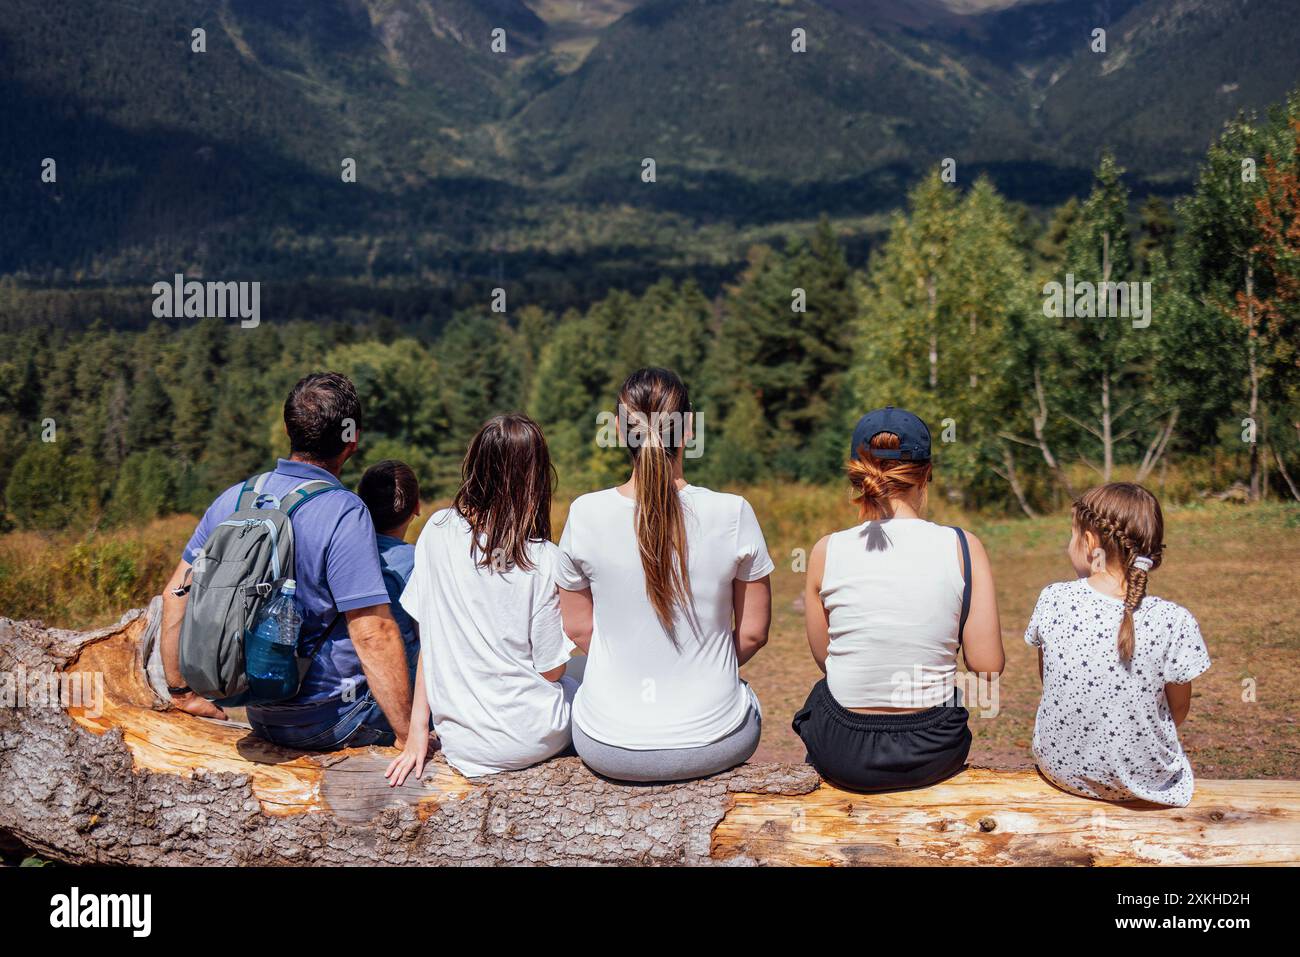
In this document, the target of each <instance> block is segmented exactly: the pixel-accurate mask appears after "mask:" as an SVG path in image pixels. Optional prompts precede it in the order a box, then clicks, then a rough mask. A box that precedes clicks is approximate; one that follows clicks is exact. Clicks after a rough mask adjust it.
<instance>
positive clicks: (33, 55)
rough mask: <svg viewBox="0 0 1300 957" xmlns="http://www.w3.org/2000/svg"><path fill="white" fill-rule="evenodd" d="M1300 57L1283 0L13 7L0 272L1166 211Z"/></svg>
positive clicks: (306, 261) (115, 269) (131, 269)
mask: <svg viewBox="0 0 1300 957" xmlns="http://www.w3.org/2000/svg"><path fill="white" fill-rule="evenodd" d="M1098 27H1100V28H1103V29H1106V30H1107V50H1106V52H1105V53H1104V54H1101V53H1094V52H1092V51H1091V50H1090V49H1089V43H1090V40H1091V37H1092V31H1093V30H1094V29H1096V28H1098ZM195 28H202V29H203V30H205V31H206V52H204V53H196V52H192V50H191V42H192V41H191V31H192V30H194V29H195ZM796 28H797V29H802V30H804V31H806V36H807V52H806V53H801V54H800V53H794V52H792V51H791V31H793V30H795V29H796ZM496 29H501V30H504V31H505V38H506V49H505V51H504V52H502V53H498V52H494V51H493V49H492V47H491V43H492V39H493V31H494V30H496ZM1298 48H1300V18H1297V17H1296V16H1295V15H1294V0H1056V2H1027V3H1013V4H1010V5H1008V4H1007V3H1004V2H997V0H994V2H984V0H640V2H637V0H526V2H525V0H211V2H193V0H181V2H178V0H120V2H111V3H110V2H93V0H64V2H61V3H58V4H52V3H49V2H48V0H0V134H3V135H0V208H3V210H4V212H3V218H4V227H5V228H4V230H3V231H2V232H0V274H3V273H6V272H13V271H28V272H31V273H32V274H34V275H36V276H53V275H55V272H54V271H55V270H62V271H63V273H62V275H67V274H68V272H69V271H71V272H75V273H79V274H82V275H87V276H96V277H103V278H107V279H123V278H140V277H149V276H153V275H157V274H160V273H162V274H165V273H166V272H168V271H170V270H172V269H173V268H181V267H183V266H184V267H189V268H194V269H203V268H207V269H209V270H216V269H225V270H239V271H245V272H247V271H249V270H256V271H259V272H262V273H265V274H268V275H291V276H300V275H304V274H306V275H313V274H324V275H366V276H371V277H379V276H384V275H390V274H392V275H401V274H414V275H425V274H429V272H430V270H434V271H437V272H438V274H440V275H441V274H447V275H475V274H478V273H479V272H480V271H482V270H484V269H486V268H488V266H487V264H488V263H489V262H490V263H493V264H494V265H493V267H492V268H495V269H496V270H497V271H500V270H501V269H503V268H504V267H503V266H502V258H501V257H502V256H515V257H517V258H516V260H514V263H515V266H514V268H516V269H522V268H534V267H536V266H537V263H538V261H539V260H538V257H539V256H544V257H550V258H549V259H547V260H546V268H548V269H561V270H572V269H574V268H575V265H574V264H575V263H577V264H578V266H577V267H576V268H581V262H582V260H583V257H585V256H588V255H589V252H590V251H591V250H593V249H600V250H605V251H603V252H599V255H601V256H605V255H615V256H623V257H624V258H625V259H627V260H629V261H630V260H636V261H637V262H639V263H641V264H643V265H644V266H645V268H653V266H654V260H655V257H659V258H661V259H664V260H668V259H673V260H677V261H679V262H680V261H682V260H683V259H690V258H692V257H698V256H699V255H701V244H703V243H714V244H715V245H716V244H718V243H721V244H723V246H724V247H726V248H718V249H717V250H716V254H713V253H710V256H709V258H711V259H713V260H715V261H718V260H725V259H726V258H727V257H732V256H734V255H735V254H736V251H737V250H736V247H737V246H738V245H739V244H740V243H741V242H742V241H743V240H744V239H745V238H746V237H748V236H750V235H751V233H752V230H754V229H763V230H767V231H768V232H777V231H779V230H780V229H782V228H783V224H786V223H790V222H807V221H809V220H810V219H813V218H815V217H816V216H817V215H818V214H819V213H821V212H826V213H829V214H830V215H832V216H834V217H861V216H864V215H867V214H871V213H877V212H881V211H885V210H888V209H889V208H891V207H892V206H893V205H896V204H897V202H898V201H899V200H900V198H901V196H902V192H903V190H904V189H905V187H906V186H907V185H909V184H910V183H911V182H913V181H915V179H916V178H917V177H919V176H920V175H921V174H922V172H923V171H924V170H925V169H928V168H930V167H931V166H932V165H933V164H935V163H936V162H938V161H939V160H940V159H942V158H943V157H947V156H951V157H953V158H955V159H957V160H958V162H959V168H960V170H961V173H960V175H961V176H962V177H963V179H964V181H969V177H970V176H971V175H973V173H974V172H976V171H977V170H980V169H983V170H987V171H988V172H990V173H991V174H992V175H993V176H994V177H995V178H996V179H997V181H998V182H999V185H1000V186H1002V188H1004V189H1005V190H1007V191H1008V192H1010V193H1011V194H1012V195H1013V196H1015V197H1017V198H1021V199H1024V200H1026V201H1030V202H1034V203H1050V202H1055V201H1059V199H1061V198H1063V196H1064V195H1065V194H1067V193H1069V192H1071V191H1074V190H1077V189H1079V188H1081V187H1082V185H1083V184H1085V183H1086V181H1087V176H1088V171H1089V169H1090V167H1091V166H1092V165H1093V163H1094V162H1095V159H1096V157H1097V154H1098V153H1099V151H1100V150H1101V149H1102V148H1103V147H1106V146H1110V147H1113V148H1114V149H1115V151H1116V152H1117V154H1118V156H1119V159H1120V161H1121V163H1123V164H1124V165H1125V166H1127V167H1128V168H1129V169H1130V171H1131V174H1132V175H1133V177H1134V179H1135V181H1137V184H1138V187H1139V189H1138V191H1139V192H1140V191H1141V189H1142V188H1143V187H1142V183H1141V181H1142V180H1146V181H1147V182H1148V183H1156V182H1160V183H1165V184H1167V186H1168V188H1172V189H1176V188H1178V185H1179V184H1180V183H1185V182H1186V181H1187V180H1188V178H1189V177H1190V175H1191V174H1192V172H1193V170H1194V166H1195V161H1196V158H1197V157H1198V156H1199V155H1200V154H1201V153H1202V152H1203V150H1204V148H1205V146H1206V144H1207V143H1208V141H1209V140H1210V139H1211V138H1212V136H1213V134H1214V132H1215V130H1216V129H1217V128H1218V127H1219V125H1220V124H1221V123H1222V121H1223V120H1224V119H1225V118H1226V117H1227V116H1229V115H1231V114H1233V113H1234V112H1235V111H1236V110H1238V109H1240V108H1243V107H1259V106H1262V105H1264V104H1266V103H1268V102H1271V101H1276V100H1278V99H1280V97H1281V96H1282V95H1283V93H1284V92H1285V91H1286V90H1287V89H1289V88H1291V87H1293V86H1295V85H1296V83H1297V81H1298V79H1300V70H1297V58H1296V56H1295V50H1296V49H1298ZM45 157H52V158H55V159H56V160H57V162H58V180H57V183H54V184H49V183H43V182H41V179H40V171H41V167H40V164H41V161H42V160H43V159H44V158H45ZM645 157H653V158H654V159H655V160H656V163H657V165H658V182H657V183H656V184H655V186H654V188H653V189H645V188H642V187H643V186H644V184H642V183H641V182H640V179H639V174H640V170H641V162H642V160H643V159H644V158H645ZM344 158H352V159H355V160H356V163H357V170H358V179H357V182H356V183H355V184H344V183H342V182H341V181H340V164H341V162H342V161H343V159H344ZM701 227H707V228H708V230H709V231H708V232H700V229H701ZM688 241H689V243H691V244H692V245H691V246H690V248H689V249H687V248H686V247H685V246H684V245H683V244H684V243H687V242H688ZM629 243H630V244H632V245H630V246H629V245H628V244H629ZM637 243H640V244H641V245H636V244H637ZM727 244H731V245H730V246H728V245H727ZM651 246H653V247H654V248H651ZM620 247H626V248H622V250H621V251H619V250H620ZM557 257H558V258H557Z"/></svg>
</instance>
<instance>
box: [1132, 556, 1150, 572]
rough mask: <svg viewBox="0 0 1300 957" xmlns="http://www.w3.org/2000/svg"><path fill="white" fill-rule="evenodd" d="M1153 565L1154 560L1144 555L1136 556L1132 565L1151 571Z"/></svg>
mask: <svg viewBox="0 0 1300 957" xmlns="http://www.w3.org/2000/svg"><path fill="white" fill-rule="evenodd" d="M1153 565H1155V562H1153V561H1151V559H1149V558H1147V557H1146V556H1145V555H1139V556H1138V557H1137V558H1135V559H1133V567H1134V568H1140V569H1142V571H1144V572H1149V571H1151V568H1152V566H1153Z"/></svg>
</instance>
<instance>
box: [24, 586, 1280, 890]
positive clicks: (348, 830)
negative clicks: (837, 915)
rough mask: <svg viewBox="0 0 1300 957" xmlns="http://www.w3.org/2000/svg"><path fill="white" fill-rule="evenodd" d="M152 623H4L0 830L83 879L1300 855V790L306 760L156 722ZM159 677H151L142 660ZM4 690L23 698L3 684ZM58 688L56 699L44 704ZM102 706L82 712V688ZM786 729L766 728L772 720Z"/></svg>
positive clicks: (170, 720) (143, 618)
mask: <svg viewBox="0 0 1300 957" xmlns="http://www.w3.org/2000/svg"><path fill="white" fill-rule="evenodd" d="M150 627H152V623H151V622H150V620H149V617H148V616H147V615H146V614H145V613H144V612H142V611H134V612H130V613H128V614H127V615H125V616H124V617H123V618H122V620H121V622H120V623H119V624H118V625H116V626H113V627H110V628H106V629H102V630H100V631H96V632H89V633H76V632H67V631H59V630H55V629H49V628H45V627H43V626H42V625H41V624H40V623H38V622H13V621H10V620H8V619H0V674H3V675H7V676H9V685H8V688H9V690H8V692H6V693H8V694H12V693H13V691H14V688H15V687H16V686H21V688H22V689H23V694H24V695H26V700H24V701H8V702H6V704H16V705H20V706H17V707H4V708H0V829H4V830H7V831H9V832H11V833H13V834H14V835H16V836H17V837H19V838H20V839H21V840H22V841H23V842H24V843H25V844H27V845H28V846H29V847H31V848H33V849H34V850H36V851H38V852H40V853H42V854H44V855H47V856H50V857H53V858H56V859H59V860H62V861H68V862H73V863H84V864H92V863H93V864H129V865H244V866H247V865H268V864H320V865H346V864H389V865H397V864H868V863H888V864H1142V863H1147V864H1246V863H1250V864H1261V863H1294V862H1296V861H1298V860H1300V827H1298V826H1297V825H1298V824H1300V784H1297V783H1296V782H1290V781H1233V782H1229V781H1203V782H1198V785H1197V793H1196V798H1195V800H1194V801H1193V804H1192V806H1191V807H1188V808H1170V809H1155V808H1152V807H1150V806H1144V805H1114V804H1106V803H1102V802H1098V801H1089V800H1085V799H1083V798H1077V797H1073V796H1071V795H1068V794H1065V793H1064V792H1061V791H1059V790H1057V789H1055V788H1053V787H1051V786H1050V785H1048V784H1047V783H1046V782H1045V781H1043V780H1042V779H1041V778H1039V777H1038V776H1037V775H1036V774H1035V773H1034V772H1000V771H989V770H982V769H974V768H972V769H968V770H966V771H964V772H962V773H961V774H959V775H957V776H956V777H954V778H952V779H950V780H949V781H947V782H945V783H943V784H940V785H937V786H935V787H931V788H926V789H924V790H920V791H912V792H900V793H891V794H881V795H860V794H851V793H848V792H845V791H840V790H838V789H836V788H833V787H831V786H829V785H826V784H823V783H822V782H821V781H820V780H819V778H818V777H817V775H816V773H815V772H813V771H812V769H811V768H809V767H807V766H803V765H781V764H751V765H744V766H742V767H740V768H737V769H735V770H733V771H729V772H726V773H723V774H719V775H715V776H713V777H711V778H708V779H706V780H703V781H694V782H686V783H680V784H670V785H619V784H614V783H612V782H609V781H606V780H603V779H601V778H598V777H596V776H594V775H593V774H591V773H590V772H589V771H587V770H586V768H585V767H584V766H583V764H582V763H581V762H580V761H579V760H578V759H576V758H558V759H553V760H551V761H548V762H546V763H544V764H542V765H540V766H538V767H534V768H530V769H528V770H525V771H518V772H513V773H508V774H498V775H493V776H491V777H488V778H480V779H476V780H473V781H470V780H467V779H465V778H462V777H461V776H460V775H458V774H457V773H456V772H455V771H453V770H452V769H451V768H449V767H448V766H447V764H446V763H445V761H443V760H442V758H441V756H440V755H437V756H435V758H434V759H433V761H432V762H431V764H430V766H429V768H428V769H427V770H426V773H425V775H424V777H423V780H420V781H408V783H407V784H406V785H405V786H404V787H402V788H397V789H390V788H389V787H388V785H387V782H386V781H385V780H384V778H383V776H382V769H383V768H384V766H385V765H386V764H387V762H388V761H389V760H390V759H391V757H392V756H393V754H394V753H395V752H393V751H392V750H391V749H380V748H372V749H354V750H349V751H343V752H339V753H335V754H319V755H313V754H307V753H303V752H296V751H290V750H287V749H282V748H276V747H274V746H271V745H268V744H266V743H264V742H262V741H260V740H258V739H256V738H254V737H253V736H252V735H251V734H250V733H249V731H248V730H247V728H245V727H242V726H240V725H237V724H235V723H233V722H219V721H209V720H204V719H201V718H194V717H191V716H189V715H184V714H180V713H178V712H176V711H166V710H161V709H162V708H163V707H164V706H163V704H162V702H161V700H160V699H159V697H158V695H157V693H156V692H155V691H154V690H153V686H154V684H155V683H156V681H157V680H158V675H157V672H156V667H155V666H156V661H155V660H154V659H152V656H151V655H149V656H147V655H146V653H145V648H146V647H147V635H148V631H149V629H150ZM151 662H153V664H151ZM15 682H16V684H15ZM54 682H57V683H58V685H59V690H60V691H62V692H65V693H66V695H65V698H64V703H58V702H50V701H44V702H42V701H39V700H38V697H39V696H38V695H37V692H39V691H40V689H41V688H42V687H48V686H51V685H52V683H54ZM97 682H102V695H101V696H100V697H99V698H96V697H95V695H93V694H88V695H85V696H82V697H80V698H77V696H76V695H75V694H73V693H72V692H73V691H74V690H75V689H76V688H82V689H86V688H91V689H93V688H94V687H95V685H96V683H97ZM778 717H783V716H772V718H773V720H776V719H777V718H778Z"/></svg>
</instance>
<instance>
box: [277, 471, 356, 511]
mask: <svg viewBox="0 0 1300 957" xmlns="http://www.w3.org/2000/svg"><path fill="white" fill-rule="evenodd" d="M342 487H343V486H342V485H339V484H338V483H337V482H327V481H325V480H324V479H312V480H311V481H308V482H303V483H301V484H300V485H298V487H297V488H295V489H294V490H293V491H291V492H289V494H288V495H286V496H285V497H284V499H283V500H282V501H281V503H280V507H281V508H282V509H284V513H285V514H286V515H288V516H289V517H290V518H292V517H293V513H294V512H296V511H297V510H298V506H300V505H302V504H303V502H305V501H307V500H308V499H309V498H315V497H316V496H317V495H322V494H324V493H325V492H332V491H333V490H334V489H336V488H342ZM286 503H287V504H286Z"/></svg>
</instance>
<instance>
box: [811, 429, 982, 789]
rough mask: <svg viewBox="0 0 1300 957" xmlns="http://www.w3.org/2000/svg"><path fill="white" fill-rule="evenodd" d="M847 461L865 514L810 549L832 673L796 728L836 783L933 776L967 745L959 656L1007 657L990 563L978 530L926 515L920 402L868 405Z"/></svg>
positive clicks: (816, 633)
mask: <svg viewBox="0 0 1300 957" xmlns="http://www.w3.org/2000/svg"><path fill="white" fill-rule="evenodd" d="M847 471H848V478H849V484H850V486H851V487H852V489H853V498H854V502H855V503H856V504H857V506H858V524H857V525H854V526H853V527H851V528H847V529H844V530H843V531H839V532H835V533H833V534H831V535H827V536H826V537H825V538H823V539H822V540H821V541H819V542H818V543H817V544H816V546H815V547H814V548H813V550H812V554H811V555H810V556H809V559H808V580H807V584H806V591H805V594H804V616H805V622H806V625H807V631H808V645H809V647H810V648H811V650H812V655H813V660H814V661H816V662H817V666H818V667H819V668H821V670H822V671H823V672H825V674H826V677H825V678H823V679H822V680H821V681H819V682H817V684H815V685H814V686H813V689H812V692H811V694H809V695H808V700H807V702H805V704H804V706H803V708H802V709H801V710H800V711H799V713H798V714H796V715H795V716H794V730H795V733H796V734H798V735H799V737H800V738H801V739H802V740H803V743H804V745H805V746H806V747H807V748H808V761H809V763H811V764H812V765H813V766H814V767H815V768H817V770H818V772H819V773H820V774H821V776H822V777H824V778H826V779H827V780H828V781H830V782H831V783H833V784H836V785H838V786H839V787H842V788H846V789H848V790H853V791H893V790H899V789H902V788H918V787H925V786H926V785H929V784H934V783H935V782H937V781H941V780H943V779H944V778H946V777H949V776H951V775H953V774H956V773H957V772H958V771H960V770H961V769H962V767H963V766H964V765H965V763H966V755H967V753H968V752H969V751H970V745H971V733H970V729H969V728H968V727H967V719H968V717H969V716H968V714H967V711H966V708H964V707H963V706H962V702H961V696H960V693H959V692H958V689H957V658H958V656H959V655H961V656H963V657H964V658H965V661H966V667H967V668H968V669H970V670H971V671H974V672H977V673H979V674H981V675H985V676H990V677H991V676H994V675H998V674H1001V672H1002V667H1003V664H1004V663H1005V662H1004V658H1003V653H1002V632H1001V628H1000V627H999V625H998V606H997V598H996V595H995V593H994V588H993V572H992V569H991V568H990V567H989V560H988V555H986V554H985V552H984V546H983V545H981V544H980V541H979V539H977V538H976V537H975V536H974V535H971V534H970V533H969V532H966V531H964V530H963V529H960V528H949V527H948V526H945V525H936V524H934V523H933V522H929V521H926V519H925V518H924V517H923V516H924V514H925V509H926V504H927V502H928V498H929V493H928V490H929V483H930V478H931V475H932V465H931V462H930V431H929V429H927V428H926V427H925V423H924V422H922V421H921V420H920V419H919V418H917V417H916V416H915V415H913V414H912V413H911V412H906V411H904V410H902V409H895V408H893V407H892V406H890V407H886V408H884V409H876V410H875V411H872V412H868V413H867V414H866V415H864V416H863V417H862V419H861V420H860V421H859V422H858V425H857V427H856V428H855V429H854V430H853V439H852V441H851V443H850V445H849V459H848V465H847Z"/></svg>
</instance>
